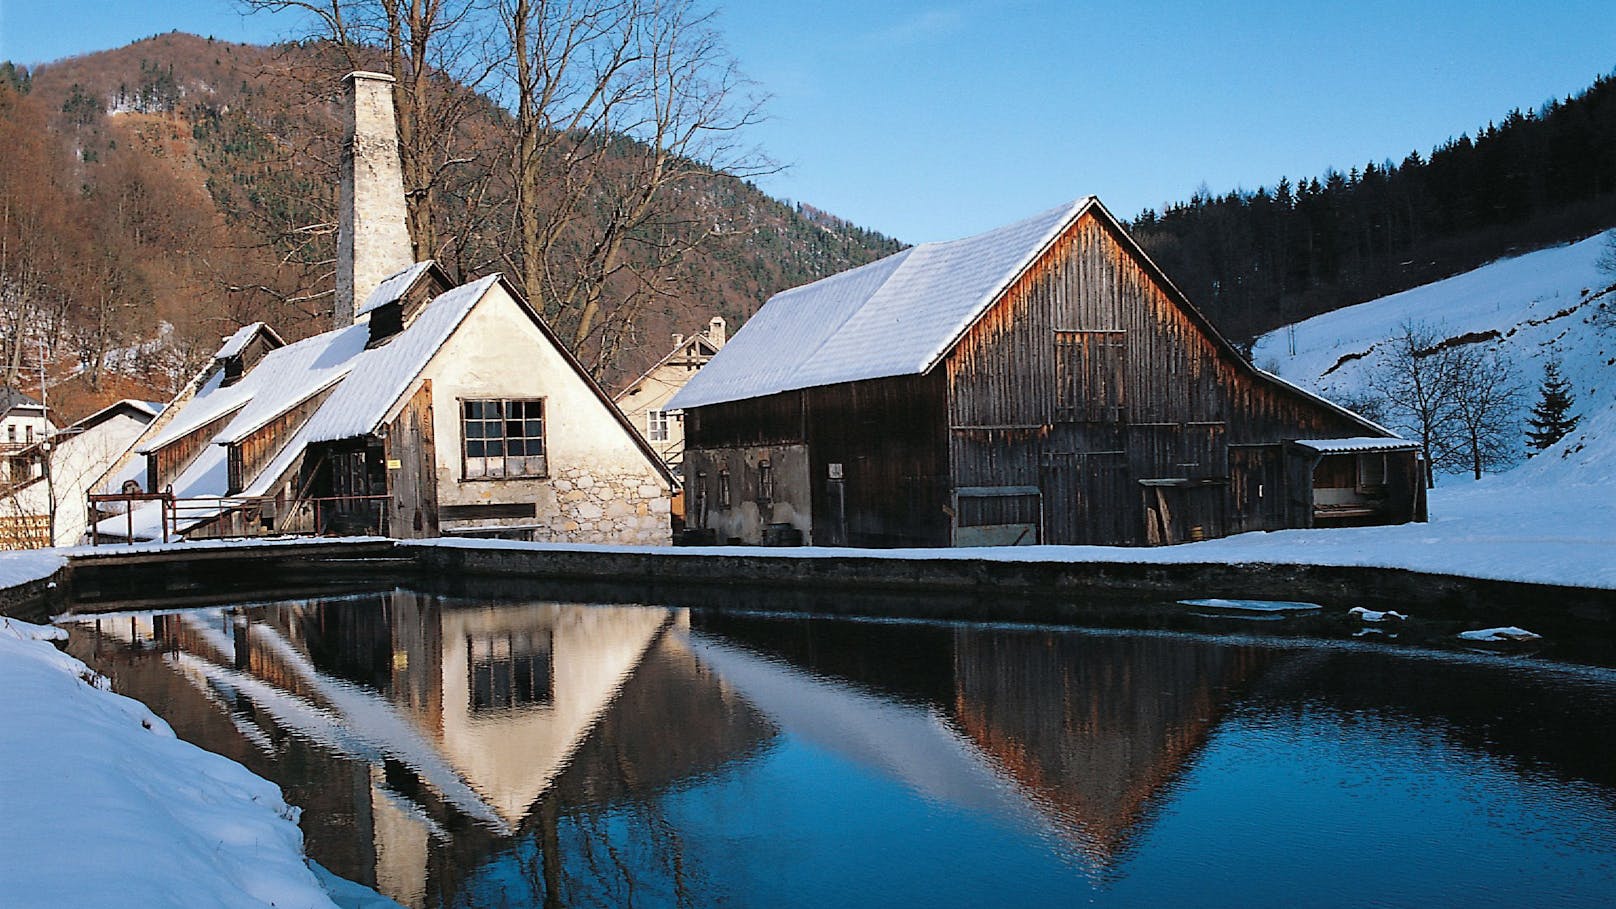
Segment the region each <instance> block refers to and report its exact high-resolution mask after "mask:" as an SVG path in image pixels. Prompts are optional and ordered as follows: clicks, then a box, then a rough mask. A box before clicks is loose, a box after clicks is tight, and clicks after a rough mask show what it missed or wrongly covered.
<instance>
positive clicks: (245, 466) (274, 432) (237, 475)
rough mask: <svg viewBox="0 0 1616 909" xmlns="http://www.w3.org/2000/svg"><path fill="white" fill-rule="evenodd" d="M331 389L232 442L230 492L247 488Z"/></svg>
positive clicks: (327, 396) (329, 393)
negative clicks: (250, 481)
mask: <svg viewBox="0 0 1616 909" xmlns="http://www.w3.org/2000/svg"><path fill="white" fill-rule="evenodd" d="M332 388H335V386H332ZM331 391H332V389H326V390H325V391H322V392H320V393H319V394H317V395H314V396H313V397H311V398H309V399H308V400H306V401H304V402H303V403H301V404H299V405H297V406H296V407H293V408H292V409H291V410H288V411H287V412H285V413H283V414H281V415H280V416H278V417H276V418H275V419H273V420H271V421H269V422H268V423H266V424H264V425H263V426H262V427H260V428H259V429H258V430H256V431H254V432H253V433H252V434H251V435H249V436H247V437H246V438H244V439H242V440H241V441H240V442H237V443H235V444H234V445H231V446H230V454H229V460H230V464H229V473H230V488H229V491H228V493H227V494H228V495H237V494H239V493H240V492H241V491H242V490H243V489H245V488H246V486H247V478H248V477H256V476H258V473H259V471H261V470H263V469H264V468H265V467H266V466H268V465H269V462H270V461H272V460H274V459H275V456H276V455H278V454H280V453H281V449H282V448H284V447H286V443H287V442H289V441H291V439H292V434H293V433H295V432H297V429H298V427H300V426H302V425H303V424H304V423H305V422H307V420H308V419H309V417H311V416H313V415H314V411H315V410H317V409H319V407H320V405H321V404H323V403H325V399H326V398H329V397H330V396H331Z"/></svg>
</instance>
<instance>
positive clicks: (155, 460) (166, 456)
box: [146, 408, 240, 492]
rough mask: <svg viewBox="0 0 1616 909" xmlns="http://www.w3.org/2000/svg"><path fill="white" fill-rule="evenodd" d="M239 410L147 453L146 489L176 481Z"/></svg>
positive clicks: (149, 489)
mask: <svg viewBox="0 0 1616 909" xmlns="http://www.w3.org/2000/svg"><path fill="white" fill-rule="evenodd" d="M239 412H240V408H237V409H236V410H232V411H230V412H229V413H227V414H225V415H224V416H222V417H219V418H218V419H216V420H214V421H213V422H211V423H208V424H207V425H205V426H199V427H197V428H196V429H194V430H192V431H190V432H188V433H186V434H185V435H183V436H180V437H179V438H178V439H175V440H174V441H172V442H170V443H168V444H167V445H164V446H163V447H162V448H159V449H157V450H156V451H153V452H150V453H148V454H147V455H146V491H147V492H162V491H163V489H164V487H166V486H168V484H170V483H172V482H174V480H175V479H177V478H178V477H179V475H180V474H182V473H184V472H185V468H187V467H190V466H191V462H193V461H195V460H196V458H197V455H200V454H201V453H202V449H204V448H206V447H207V446H208V443H209V442H212V441H213V437H214V436H217V435H218V434H219V433H220V432H221V431H223V430H224V428H225V426H226V425H228V424H229V422H230V421H231V420H233V419H235V417H236V414H237V413H239Z"/></svg>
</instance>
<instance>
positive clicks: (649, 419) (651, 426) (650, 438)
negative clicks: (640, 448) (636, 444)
mask: <svg viewBox="0 0 1616 909" xmlns="http://www.w3.org/2000/svg"><path fill="white" fill-rule="evenodd" d="M671 427H672V421H671V420H670V419H669V415H668V412H667V411H666V410H647V411H646V412H645V440H646V441H647V442H671V441H673V431H672V428H671ZM659 430H660V432H659Z"/></svg>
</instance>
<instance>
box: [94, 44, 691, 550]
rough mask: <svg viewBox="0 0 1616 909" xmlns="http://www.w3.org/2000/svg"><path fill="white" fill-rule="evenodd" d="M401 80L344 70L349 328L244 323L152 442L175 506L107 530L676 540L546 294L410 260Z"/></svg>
mask: <svg viewBox="0 0 1616 909" xmlns="http://www.w3.org/2000/svg"><path fill="white" fill-rule="evenodd" d="M392 81H393V80H392V79H391V77H388V76H385V75H378V74H373V73H353V74H350V75H349V76H348V78H347V80H346V85H347V88H348V102H347V115H348V118H349V120H348V144H347V149H346V152H345V154H344V156H343V173H342V192H341V203H340V204H341V209H340V215H341V220H340V223H339V230H338V257H337V294H336V301H335V304H334V321H335V328H334V329H333V330H332V331H328V332H325V333H324V334H320V335H316V336H314V337H311V338H305V339H303V340H301V341H297V342H295V343H291V344H287V343H284V342H283V341H282V339H281V338H280V337H279V336H278V335H277V334H276V333H275V332H274V331H273V330H271V329H270V328H268V327H267V326H264V325H262V324H254V325H249V326H245V327H244V328H242V329H241V330H239V331H238V332H236V334H235V335H233V336H232V337H231V338H229V339H228V340H227V341H226V342H225V344H224V346H223V347H221V348H220V350H219V351H218V353H217V354H215V356H214V359H213V361H212V362H211V363H210V364H209V366H208V367H207V368H206V369H204V370H203V372H202V373H201V374H200V375H199V376H198V377H197V379H196V380H195V381H193V383H192V385H191V386H190V387H189V388H188V389H187V390H186V391H185V392H182V394H181V396H180V398H179V399H176V401H175V404H174V405H173V410H174V413H173V414H172V416H171V417H170V418H169V419H165V420H163V421H162V422H161V424H160V425H154V427H153V430H152V431H151V432H149V433H147V434H146V436H145V437H144V438H142V439H141V440H140V441H139V442H138V443H137V444H136V446H135V449H136V451H137V452H138V453H139V454H140V455H142V456H143V457H144V458H145V459H146V467H147V469H146V477H145V482H144V486H145V489H146V490H147V491H148V493H167V492H168V491H169V490H172V493H173V497H174V501H173V502H167V501H151V502H139V503H136V507H135V508H134V509H133V511H132V512H131V513H129V514H125V515H114V516H111V517H108V518H107V519H106V520H104V521H102V522H101V524H100V525H99V527H98V532H99V533H100V534H104V535H108V536H114V537H116V536H133V537H137V538H153V537H157V536H161V535H165V534H166V533H170V532H173V531H175V530H178V532H180V533H181V534H183V535H185V536H187V537H191V538H196V537H207V536H235V535H252V534H259V533H269V532H294V533H302V532H321V533H333V532H334V533H381V534H386V535H390V536H395V537H429V536H437V535H439V534H440V533H442V534H464V535H487V536H503V537H512V538H521V539H539V540H552V541H571V542H611V543H666V542H667V541H668V539H669V536H670V532H671V531H670V518H669V507H670V505H669V499H670V494H671V491H672V488H673V485H674V478H673V475H672V474H671V473H670V472H669V471H668V468H667V466H666V465H665V464H664V463H663V462H662V459H661V458H660V457H658V456H657V454H656V452H654V451H652V450H651V448H650V447H649V446H647V444H646V443H645V441H644V440H643V439H642V438H641V437H640V435H639V434H638V433H637V432H635V431H634V428H633V427H632V426H630V425H629V423H628V421H627V419H626V418H625V417H624V416H623V415H622V414H621V413H620V412H619V411H618V410H617V408H616V407H615V406H614V405H613V404H612V402H611V400H610V398H608V397H607V395H606V394H605V392H604V391H602V390H601V388H600V386H599V385H597V384H596V383H595V382H594V380H593V379H592V378H590V376H589V375H588V374H587V373H586V372H585V371H584V369H583V368H582V366H581V365H580V364H579V363H578V361H577V360H576V359H575V358H573V356H572V355H571V354H570V353H569V352H568V351H567V350H566V349H565V348H564V347H563V346H562V345H561V343H560V342H559V340H558V339H557V338H556V337H555V335H554V334H553V333H552V332H551V330H550V328H549V326H547V325H546V324H545V323H544V321H543V320H542V319H541V318H540V317H539V316H538V314H537V313H535V312H534V310H533V309H532V307H530V306H529V305H528V304H527V302H526V301H524V300H522V299H521V297H520V295H519V294H518V293H517V292H516V290H515V289H514V288H512V286H511V285H510V284H509V283H508V282H506V281H505V280H504V279H503V278H501V277H500V276H499V275H490V276H487V277H484V278H481V279H479V280H477V281H474V282H471V283H469V284H464V285H460V286H453V285H452V282H451V281H450V279H449V278H448V276H447V275H445V274H444V272H443V271H442V270H441V269H440V268H438V267H437V266H436V265H435V264H434V263H432V262H413V261H412V260H413V253H412V248H411V245H410V238H409V233H408V229H407V227H406V226H405V202H404V192H403V184H402V178H401V176H400V170H399V162H398V149H397V130H396V126H395V123H394V117H393V108H392V96H391V83H392Z"/></svg>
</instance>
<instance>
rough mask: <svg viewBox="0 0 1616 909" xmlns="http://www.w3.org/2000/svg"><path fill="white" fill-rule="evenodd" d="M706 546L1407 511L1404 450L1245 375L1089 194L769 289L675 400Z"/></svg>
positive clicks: (921, 541) (1219, 528) (1128, 539)
mask: <svg viewBox="0 0 1616 909" xmlns="http://www.w3.org/2000/svg"><path fill="white" fill-rule="evenodd" d="M668 408H669V409H682V410H684V412H685V439H686V449H685V459H684V472H685V487H686V498H687V503H686V514H687V518H686V519H687V526H688V527H689V528H691V530H692V531H693V535H694V536H695V537H696V538H697V539H702V538H706V539H710V540H714V541H717V542H725V541H731V540H733V541H739V542H745V543H790V542H797V541H802V542H811V543H814V544H818V545H853V546H948V545H955V546H975V545H1007V544H1033V543H1098V544H1166V543H1178V542H1184V541H1188V540H1198V539H1204V538H1208V537H1217V536H1223V535H1225V534H1229V533H1237V532H1241V531H1250V530H1272V529H1278V528H1285V527H1314V526H1340V525H1345V524H1374V523H1401V522H1405V521H1410V520H1423V519H1424V516H1425V491H1424V486H1423V484H1422V482H1421V477H1422V472H1421V465H1420V464H1419V456H1418V453H1417V452H1416V451H1415V448H1416V446H1415V445H1414V443H1412V442H1408V441H1405V440H1403V439H1399V438H1397V437H1396V435H1395V434H1394V433H1392V432H1391V431H1389V430H1387V429H1385V428H1383V427H1381V426H1378V425H1376V424H1375V423H1373V422H1371V421H1369V420H1366V419H1364V418H1362V417H1360V416H1358V415H1356V414H1354V413H1352V412H1350V411H1348V410H1346V409H1344V408H1341V407H1338V406H1336V405H1334V404H1332V403H1330V402H1329V401H1326V400H1323V399H1322V398H1319V397H1316V396H1314V395H1312V394H1309V393H1307V392H1305V391H1302V390H1301V389H1298V388H1296V387H1294V386H1292V385H1290V384H1288V383H1286V382H1284V381H1282V380H1280V379H1278V378H1277V377H1275V376H1272V375H1270V374H1268V373H1266V372H1264V371H1262V370H1259V369H1257V368H1256V367H1254V366H1252V365H1251V363H1250V362H1248V361H1247V360H1246V359H1245V358H1244V357H1242V356H1241V355H1240V353H1239V352H1238V351H1237V350H1236V349H1235V348H1234V347H1233V346H1232V345H1231V344H1230V343H1229V342H1228V341H1227V340H1225V339H1224V338H1223V337H1222V336H1221V335H1219V334H1218V332H1217V331H1216V330H1215V329H1214V328H1213V327H1212V325H1211V324H1210V323H1208V322H1207V320H1206V319H1205V317H1203V316H1202V315H1201V314H1200V313H1199V312H1198V311H1197V310H1196V309H1195V308H1194V307H1193V306H1192V305H1191V304H1190V302H1189V301H1188V300H1187V299H1185V297H1184V296H1183V294H1182V293H1180V292H1179V291H1178V290H1177V289H1176V288H1175V287H1174V286H1173V285H1172V283H1171V282H1170V281H1168V280H1167V278H1166V276H1165V275H1163V274H1162V272H1161V271H1160V269H1159V268H1157V267H1156V265H1155V264H1154V263H1153V262H1151V260H1150V259H1149V258H1148V257H1147V256H1146V255H1145V254H1144V252H1143V251H1142V250H1140V248H1139V247H1138V246H1137V245H1136V244H1135V243H1134V242H1133V240H1132V239H1131V238H1130V237H1129V236H1128V235H1127V233H1126V232H1125V231H1124V230H1123V228H1122V226H1121V224H1120V223H1119V222H1118V221H1117V220H1116V218H1115V217H1114V216H1112V214H1111V213H1110V212H1109V211H1107V210H1106V208H1105V207H1104V206H1103V205H1101V204H1100V203H1099V201H1098V200H1096V199H1094V198H1093V197H1088V198H1084V199H1080V200H1078V201H1076V202H1074V203H1071V204H1069V205H1063V206H1061V207H1059V208H1056V209H1052V210H1050V211H1047V212H1044V213H1042V214H1039V215H1036V216H1034V217H1032V218H1029V219H1027V220H1024V221H1021V222H1018V223H1015V224H1011V225H1009V226H1006V227H1002V228H998V229H996V230H992V231H989V232H987V233H983V234H980V235H978V236H974V237H969V238H966V239H963V240H956V241H951V242H945V243H927V244H923V245H920V246H916V247H913V248H911V249H907V250H904V251H903V252H900V253H897V254H895V255H892V256H889V257H887V258H885V259H881V260H879V261H876V262H873V263H870V264H868V265H865V266H862V267H860V268H856V269H853V270H851V271H846V272H843V273H841V274H838V275H834V276H832V277H829V278H825V279H823V280H820V281H817V282H814V283H812V284H808V285H805V286H802V287H797V288H793V289H791V290H787V291H785V292H783V293H780V294H777V295H775V296H774V297H773V298H771V299H770V300H769V301H768V303H767V304H765V305H764V306H763V308H762V309H761V310H759V311H758V313H757V315H755V316H753V317H752V319H751V320H750V321H748V322H747V323H746V325H745V326H744V327H743V328H742V329H741V330H740V331H739V332H737V333H736V335H735V338H734V339H733V340H731V341H730V342H729V344H727V345H726V346H725V347H724V349H723V350H722V351H721V352H720V353H719V354H718V355H717V356H715V357H714V358H713V359H712V362H710V363H709V364H708V365H707V366H706V368H704V369H702V370H701V371H700V372H698V373H696V375H695V376H694V377H693V378H692V379H691V380H690V382H689V383H688V384H687V385H686V386H685V388H684V390H682V391H681V392H679V393H678V394H677V395H675V396H674V398H673V400H671V401H669V402H668Z"/></svg>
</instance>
